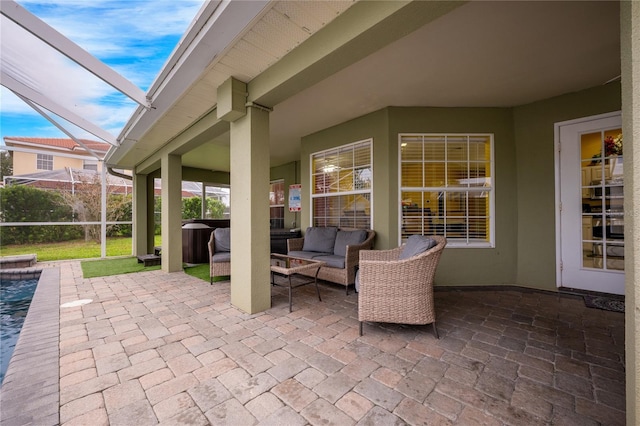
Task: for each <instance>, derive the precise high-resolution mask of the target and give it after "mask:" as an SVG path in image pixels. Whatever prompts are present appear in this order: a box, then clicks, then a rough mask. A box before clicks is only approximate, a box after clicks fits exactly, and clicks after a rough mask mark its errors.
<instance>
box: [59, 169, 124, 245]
mask: <svg viewBox="0 0 640 426" xmlns="http://www.w3.org/2000/svg"><path fill="white" fill-rule="evenodd" d="M115 189H116V187H115V186H112V185H107V194H106V195H107V221H109V222H112V221H128V220H131V217H132V214H131V211H132V210H131V196H123V195H121V194H114V191H115ZM62 197H63V199H64V200H65V202H66V204H67V205H68V206H69V207H71V208H72V209H73V212H74V217H75V218H76V219H77V220H78V221H80V222H100V221H101V219H102V182H101V179H100V175H98V174H94V175H83V176H80V178H79V183H76V184H75V186H74V188H73V191H64V192H62ZM83 228H84V232H85V235H84V237H85V241H90V240H94V241H96V242H100V240H101V237H100V234H101V232H100V231H101V229H100V225H83ZM114 230H121V228H120V225H107V235H110V234H112V232H113V231H114ZM128 232H129V234H130V233H131V231H130V230H129V231H128Z"/></svg>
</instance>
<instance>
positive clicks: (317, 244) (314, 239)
mask: <svg viewBox="0 0 640 426" xmlns="http://www.w3.org/2000/svg"><path fill="white" fill-rule="evenodd" d="M337 233H338V228H336V227H333V226H310V227H308V228H307V232H306V233H305V234H304V245H303V246H302V250H303V251H317V252H321V253H328V254H332V253H333V246H334V245H335V243H336V234H337Z"/></svg>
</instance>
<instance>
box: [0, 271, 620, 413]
mask: <svg viewBox="0 0 640 426" xmlns="http://www.w3.org/2000/svg"><path fill="white" fill-rule="evenodd" d="M59 268H60V276H61V279H60V303H65V302H68V301H73V300H78V299H92V300H93V301H92V302H91V303H89V304H87V305H84V306H82V307H77V308H68V309H61V310H60V325H59V326H60V328H59V338H60V344H59V348H60V354H59V374H58V377H59V379H58V382H57V383H55V384H56V385H57V386H59V387H60V391H59V402H57V403H58V404H59V405H58V407H59V408H58V413H51V415H56V416H59V422H60V424H63V425H74V424H92V425H93V424H111V425H116V424H130V425H142V424H145V425H147V424H156V423H159V424H193V425H198V424H202V425H206V424H232V425H240V424H242V425H249V424H258V423H259V424H263V425H269V424H274V425H276V424H277V425H281V424H287V425H297V424H300V425H304V424H339V425H349V424H356V423H358V424H443V425H444V424H485V425H493V424H495V425H519V424H556V423H558V424H581V425H590V424H594V425H596V424H601V423H605V424H608V425H618V424H620V425H622V424H624V422H625V412H624V409H625V375H624V358H623V357H624V315H623V314H619V313H613V312H607V311H601V310H595V309H590V308H586V307H585V306H584V303H583V301H582V299H581V298H579V297H576V296H569V295H556V294H552V293H546V292H535V291H526V290H522V291H521V290H519V289H514V288H508V289H502V290H500V289H499V290H494V289H477V290H451V289H449V290H444V289H442V290H439V291H436V297H435V299H436V315H437V319H438V331H439V333H440V339H439V340H437V339H435V337H434V336H433V334H432V330H431V326H405V325H398V324H371V323H367V324H365V326H364V336H362V337H360V336H359V335H358V321H357V294H354V293H353V292H351V294H350V295H348V296H346V295H345V294H344V288H341V287H338V286H333V285H330V284H326V285H323V288H322V289H321V291H322V302H319V301H318V300H317V297H316V296H315V294H314V292H315V289H313V288H312V287H308V288H307V287H301V288H299V289H296V296H295V298H294V304H293V312H291V313H289V312H288V297H287V294H286V289H280V288H274V289H272V291H273V294H274V297H273V298H272V303H273V307H272V308H271V309H270V310H268V311H266V312H261V313H258V314H255V315H249V314H246V313H243V312H241V311H239V310H237V309H236V308H234V307H233V306H231V305H230V289H229V282H218V283H215V284H214V285H209V283H208V282H204V281H201V280H198V279H196V278H193V277H190V276H187V275H185V274H183V273H172V274H165V273H163V272H161V271H152V272H142V273H138V274H131V275H122V276H113V277H102V278H94V279H83V278H82V274H81V271H80V267H79V263H78V262H65V263H61V264H60V265H59ZM43 398H44V397H43ZM42 401H44V399H42ZM4 402H5V401H4V400H3V403H4ZM9 409H10V408H6V410H9ZM3 410H5V407H4V406H3ZM46 415H48V414H43V418H44V417H45V416H46ZM56 418H57V417H56ZM15 420H16V421H17V420H19V418H18V417H15Z"/></svg>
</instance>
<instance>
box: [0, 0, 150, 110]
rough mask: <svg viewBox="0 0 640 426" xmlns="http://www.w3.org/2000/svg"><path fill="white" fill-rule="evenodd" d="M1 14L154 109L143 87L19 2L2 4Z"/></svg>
mask: <svg viewBox="0 0 640 426" xmlns="http://www.w3.org/2000/svg"><path fill="white" fill-rule="evenodd" d="M0 13H1V14H2V15H4V16H6V17H7V18H9V19H11V20H12V21H13V22H15V23H16V24H18V25H20V26H21V27H22V28H24V29H25V30H27V31H29V32H30V33H31V34H33V35H34V36H36V37H38V38H39V39H40V40H42V41H44V42H45V43H47V44H48V45H49V46H51V47H53V48H54V49H56V50H57V51H59V52H60V53H62V54H63V55H65V56H66V57H68V58H69V59H71V60H72V61H74V62H75V63H77V64H78V65H80V66H81V67H83V68H85V69H86V70H87V71H89V72H90V73H91V74H93V75H95V76H96V77H98V78H99V79H101V80H102V81H104V82H105V83H107V84H108V85H110V86H111V87H113V88H114V89H116V90H118V91H119V92H121V93H123V94H125V95H126V96H128V97H129V98H131V99H132V100H133V101H135V102H137V103H138V104H140V105H141V106H143V107H145V108H150V107H151V103H150V102H149V99H147V96H146V94H145V93H144V92H143V91H142V90H141V89H140V88H138V87H137V86H136V85H134V84H133V83H131V82H130V81H129V80H127V79H126V78H124V77H123V76H121V75H120V74H118V73H117V72H115V71H114V70H113V69H112V68H110V67H109V66H108V65H107V64H105V63H104V62H102V61H100V60H99V59H97V58H96V57H95V56H93V55H91V54H90V53H89V52H87V51H86V50H84V49H83V48H82V47H80V46H78V45H77V44H75V43H74V42H73V41H71V40H69V39H68V38H66V37H65V36H64V35H62V34H61V33H59V32H58V31H56V30H55V29H53V28H52V27H50V26H49V25H47V24H46V23H45V22H44V21H42V20H40V19H39V18H38V17H37V16H35V15H33V14H31V13H30V12H29V11H28V10H26V9H25V8H23V7H22V6H20V5H19V4H18V3H16V2H15V1H13V0H2V1H0Z"/></svg>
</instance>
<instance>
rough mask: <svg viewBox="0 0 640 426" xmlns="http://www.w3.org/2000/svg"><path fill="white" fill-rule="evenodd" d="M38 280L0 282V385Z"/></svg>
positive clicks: (3, 280) (4, 280)
mask: <svg viewBox="0 0 640 426" xmlns="http://www.w3.org/2000/svg"><path fill="white" fill-rule="evenodd" d="M37 285H38V279H37V278H34V279H25V280H6V279H2V280H0V355H1V356H0V384H1V383H2V381H3V380H4V375H5V373H6V371H7V367H8V366H9V361H10V360H11V355H12V354H13V349H14V348H15V347H16V343H17V342H18V337H19V336H20V330H21V329H22V324H23V323H24V320H25V318H26V317H27V311H28V310H29V305H30V304H31V299H32V298H33V293H35V291H36V287H37Z"/></svg>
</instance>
